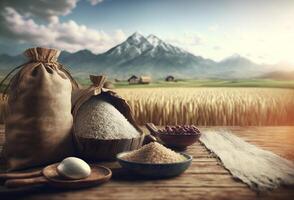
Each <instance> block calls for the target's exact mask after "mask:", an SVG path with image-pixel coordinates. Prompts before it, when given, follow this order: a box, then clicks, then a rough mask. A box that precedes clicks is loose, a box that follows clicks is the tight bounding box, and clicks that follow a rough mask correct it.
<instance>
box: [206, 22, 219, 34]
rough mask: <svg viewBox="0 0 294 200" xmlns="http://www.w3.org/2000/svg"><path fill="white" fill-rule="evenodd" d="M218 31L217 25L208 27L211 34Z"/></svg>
mask: <svg viewBox="0 0 294 200" xmlns="http://www.w3.org/2000/svg"><path fill="white" fill-rule="evenodd" d="M218 29H219V26H218V25H217V24H215V25H212V26H210V27H208V30H209V31H211V32H216V31H217V30H218Z"/></svg>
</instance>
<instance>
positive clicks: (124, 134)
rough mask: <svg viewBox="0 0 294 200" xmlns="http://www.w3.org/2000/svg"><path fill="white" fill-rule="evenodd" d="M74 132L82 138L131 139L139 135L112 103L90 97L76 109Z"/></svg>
mask: <svg viewBox="0 0 294 200" xmlns="http://www.w3.org/2000/svg"><path fill="white" fill-rule="evenodd" d="M75 134H76V135H77V136H80V137H83V138H95V139H103V140H110V139H131V138H136V137H139V136H140V133H139V132H138V131H137V130H136V129H135V127H134V126H133V125H132V124H131V123H130V122H129V121H128V120H127V119H126V118H125V116H124V115H122V114H121V113H120V112H119V111H118V110H117V109H116V108H115V107H114V106H113V105H112V104H110V103H108V102H107V101H105V100H103V98H101V97H92V98H91V99H89V100H88V101H86V102H85V103H84V104H83V105H82V106H81V107H80V108H79V110H78V113H77V116H76V120H75Z"/></svg>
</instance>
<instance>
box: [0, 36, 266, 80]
mask: <svg viewBox="0 0 294 200" xmlns="http://www.w3.org/2000/svg"><path fill="white" fill-rule="evenodd" d="M24 60H25V58H24V57H22V56H9V55H0V70H1V71H2V72H3V73H5V72H7V70H8V69H11V68H12V67H13V66H17V65H18V64H21V63H23V62H24ZM59 61H60V62H61V63H63V64H65V65H67V66H68V67H69V68H71V70H72V72H73V73H74V74H75V75H76V76H83V77H87V76H88V74H89V73H94V74H102V73H103V74H107V75H108V76H110V77H111V78H126V77H128V76H130V75H132V74H136V75H143V74H144V75H150V76H152V77H153V78H163V77H165V76H167V75H174V76H176V77H178V78H248V77H256V76H258V75H262V74H263V73H265V72H268V71H266V69H265V67H264V66H261V65H257V64H255V63H253V62H251V61H250V60H248V59H246V58H243V57H241V56H239V55H234V56H232V57H229V58H227V59H224V60H222V61H220V62H215V61H213V60H210V59H205V58H203V57H201V56H195V55H193V54H191V53H189V52H187V51H185V50H183V49H181V48H179V47H176V46H174V45H171V44H169V43H166V42H165V41H163V40H161V39H160V38H158V37H157V36H155V35H149V36H147V37H144V36H143V35H142V34H140V33H138V32H136V33H134V34H132V35H131V36H130V37H128V38H127V39H126V40H125V41H124V42H122V43H121V44H118V45H116V46H115V47H113V48H111V49H109V50H108V51H106V52H105V53H102V54H98V55H96V54H93V53H92V52H90V51H88V50H81V51H78V52H75V53H69V52H62V53H61V56H60V58H59Z"/></svg>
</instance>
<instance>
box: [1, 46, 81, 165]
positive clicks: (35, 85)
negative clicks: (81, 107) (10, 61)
mask: <svg viewBox="0 0 294 200" xmlns="http://www.w3.org/2000/svg"><path fill="white" fill-rule="evenodd" d="M24 54H25V55H26V56H27V57H28V58H29V61H28V62H27V63H25V64H23V65H21V66H19V67H17V68H15V69H14V70H16V69H20V70H19V71H18V72H17V73H16V74H15V75H14V76H13V77H12V79H11V80H10V83H9V84H8V86H7V89H6V90H7V94H8V103H7V110H8V113H7V116H6V123H5V144H4V150H3V154H4V156H5V158H6V160H7V164H8V170H16V169H22V168H27V167H33V166H40V165H45V164H49V163H52V162H56V161H59V160H61V159H62V158H65V157H67V156H70V155H72V153H73V150H74V148H73V142H72V133H71V130H72V123H73V117H72V114H71V92H72V89H77V88H78V84H77V83H76V82H75V81H74V79H73V78H72V77H71V75H70V74H69V72H68V71H67V70H66V69H65V68H64V66H63V65H61V64H60V63H58V62H57V58H58V56H59V54H60V51H58V50H55V49H46V48H31V49H28V50H26V51H25V52H24ZM14 70H12V72H13V71H14ZM12 72H11V73H12ZM11 73H9V74H8V75H7V77H6V78H5V79H7V78H8V76H9V75H10V74H11ZM5 79H4V80H3V81H2V82H1V84H3V83H4V81H5ZM6 90H5V92H4V93H6Z"/></svg>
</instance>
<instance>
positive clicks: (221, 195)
mask: <svg viewBox="0 0 294 200" xmlns="http://www.w3.org/2000/svg"><path fill="white" fill-rule="evenodd" d="M293 195H294V192H293V191H288V190H287V192H285V190H277V191H273V192H270V193H268V194H263V195H257V194H255V193H254V192H252V191H250V190H249V189H248V188H214V187H198V188H195V187H154V186H151V187H122V188H121V187H107V184H106V185H103V186H101V187H97V188H91V189H86V190H79V191H67V192H65V191H58V190H48V189H47V190H46V189H44V190H40V191H39V192H35V194H34V195H28V194H21V195H20V196H21V197H22V198H25V199H30V200H65V199H70V200H81V199H87V200H96V199H103V200H109V199H121V200H132V199H134V200H135V199H136V200H144V199H194V200H197V199H201V200H210V199H213V200H225V199H239V200H248V199H251V200H255V199H259V200H265V199H268V200H271V199H281V200H282V199H291V198H292V197H293Z"/></svg>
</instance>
